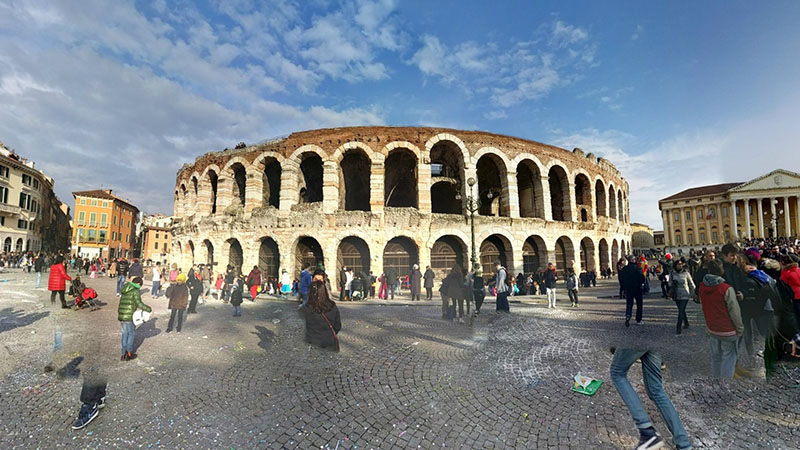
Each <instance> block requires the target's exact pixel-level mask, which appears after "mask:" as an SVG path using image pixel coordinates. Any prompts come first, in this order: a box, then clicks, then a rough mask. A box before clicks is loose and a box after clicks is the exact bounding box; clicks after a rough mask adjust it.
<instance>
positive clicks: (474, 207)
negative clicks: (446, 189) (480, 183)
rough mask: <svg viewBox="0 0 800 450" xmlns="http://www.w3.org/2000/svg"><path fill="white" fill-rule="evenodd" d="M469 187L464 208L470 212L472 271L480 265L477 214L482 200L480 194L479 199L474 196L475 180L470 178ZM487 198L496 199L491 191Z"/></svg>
mask: <svg viewBox="0 0 800 450" xmlns="http://www.w3.org/2000/svg"><path fill="white" fill-rule="evenodd" d="M467 185H468V186H469V189H468V190H467V198H466V199H465V202H464V206H465V208H466V209H467V212H469V223H470V250H471V255H470V263H471V266H470V270H474V269H475V265H476V264H477V263H478V254H477V251H476V248H475V213H476V212H478V211H479V210H480V208H481V198H480V194H479V195H478V197H477V198H476V197H475V196H473V195H472V188H473V186H475V178H472V177H470V178H469V179H467ZM460 197H461V196H460V195H458V196H457V197H456V198H457V199H458V200H460ZM486 197H487V198H489V199H491V198H492V197H494V193H493V192H492V190H491V189H489V190H487V191H486Z"/></svg>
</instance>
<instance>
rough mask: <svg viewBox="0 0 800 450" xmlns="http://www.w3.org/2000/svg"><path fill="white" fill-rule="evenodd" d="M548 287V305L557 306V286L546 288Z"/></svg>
mask: <svg viewBox="0 0 800 450" xmlns="http://www.w3.org/2000/svg"><path fill="white" fill-rule="evenodd" d="M546 289H547V306H548V307H550V306H552V307H553V308H555V307H556V288H546Z"/></svg>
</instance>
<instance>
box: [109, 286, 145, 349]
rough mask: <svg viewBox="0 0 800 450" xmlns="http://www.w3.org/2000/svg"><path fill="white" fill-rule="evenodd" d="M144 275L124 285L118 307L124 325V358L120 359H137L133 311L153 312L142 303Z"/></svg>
mask: <svg viewBox="0 0 800 450" xmlns="http://www.w3.org/2000/svg"><path fill="white" fill-rule="evenodd" d="M141 288H142V277H135V278H134V279H133V280H131V281H129V282H128V283H126V284H125V286H123V287H122V295H121V296H120V298H119V307H118V308H117V319H118V320H119V323H120V325H121V326H122V358H120V361H130V360H132V359H136V353H133V341H134V339H135V338H136V327H134V326H133V313H134V311H136V310H137V309H141V310H143V311H147V312H151V311H152V309H150V307H149V306H147V305H145V304H144V303H142V294H141V293H140V292H139V289H141Z"/></svg>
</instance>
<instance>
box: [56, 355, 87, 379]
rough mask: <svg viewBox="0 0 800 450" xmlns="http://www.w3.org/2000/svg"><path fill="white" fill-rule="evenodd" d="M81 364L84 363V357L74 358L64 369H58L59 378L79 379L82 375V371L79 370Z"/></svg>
mask: <svg viewBox="0 0 800 450" xmlns="http://www.w3.org/2000/svg"><path fill="white" fill-rule="evenodd" d="M81 362H83V356H78V357H77V358H73V359H72V360H71V361H70V362H68V363H66V364H65V365H64V367H62V368H60V369H58V371H57V372H56V375H57V376H58V378H78V377H79V376H80V375H81V369H78V366H79V365H80V363H81Z"/></svg>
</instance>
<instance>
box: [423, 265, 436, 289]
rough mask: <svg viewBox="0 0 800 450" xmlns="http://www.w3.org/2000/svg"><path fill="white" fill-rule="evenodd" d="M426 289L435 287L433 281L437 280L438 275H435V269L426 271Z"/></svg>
mask: <svg viewBox="0 0 800 450" xmlns="http://www.w3.org/2000/svg"><path fill="white" fill-rule="evenodd" d="M424 278H425V287H426V288H432V287H433V279H434V278H436V273H434V271H433V269H428V270H426V271H425V275H424Z"/></svg>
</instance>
